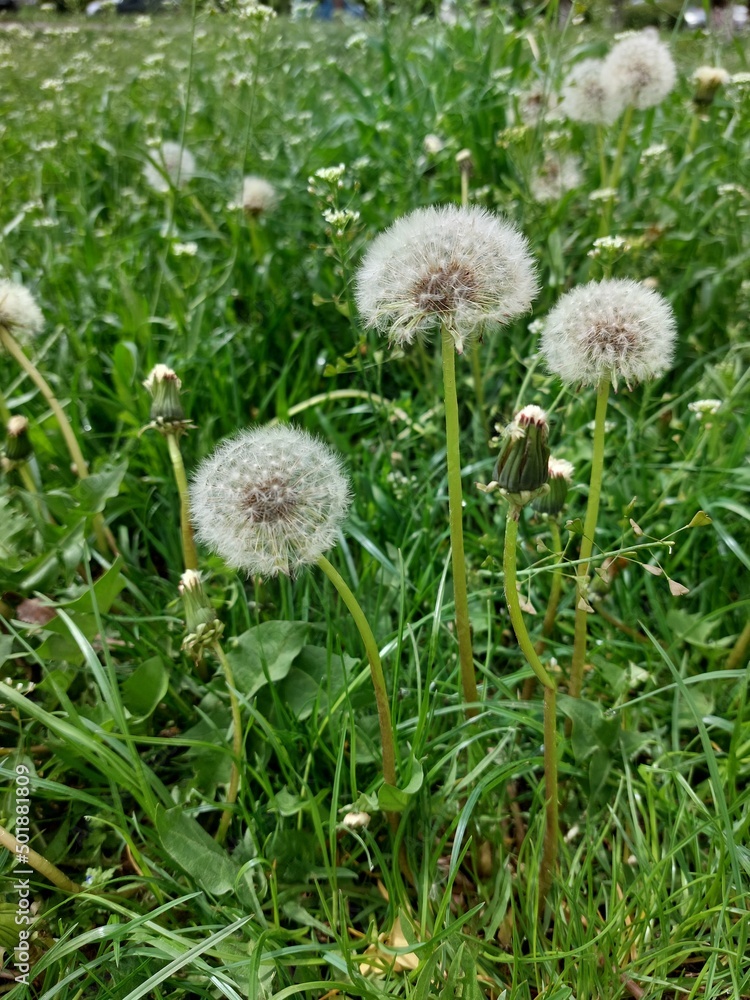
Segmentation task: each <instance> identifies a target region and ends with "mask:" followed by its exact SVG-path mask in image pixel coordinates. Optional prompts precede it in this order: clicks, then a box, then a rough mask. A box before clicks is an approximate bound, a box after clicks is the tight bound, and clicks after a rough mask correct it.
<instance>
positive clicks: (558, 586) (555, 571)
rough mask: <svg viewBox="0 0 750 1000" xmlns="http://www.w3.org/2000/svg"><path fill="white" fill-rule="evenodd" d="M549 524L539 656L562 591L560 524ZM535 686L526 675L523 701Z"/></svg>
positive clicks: (551, 522) (550, 520)
mask: <svg viewBox="0 0 750 1000" xmlns="http://www.w3.org/2000/svg"><path fill="white" fill-rule="evenodd" d="M547 523H548V525H549V531H550V535H551V536H552V550H551V551H552V552H553V554H554V555H555V556H556V559H555V565H554V566H553V567H552V583H551V584H550V589H549V599H548V601H547V610H546V611H545V612H544V621H543V622H542V635H541V638H540V639H538V640H537V642H536V644H535V646H534V649H535V651H536V653H537V655H539V656H541V655H542V653H543V652H544V648H545V646H546V645H547V642H546V640H547V639H548V638H549V637H550V636H551V635H552V630H553V629H554V627H555V620H556V618H557V608H558V605H559V603H560V594H561V592H562V569H563V568H562V543H561V541H560V525H559V524H558V523H557V521H556V520H555V519H554V518H550V519H549V521H548V522H547ZM535 687H536V676H534V677H527V678H526V681H525V683H524V685H523V691H522V693H521V697H522V698H523V700H524V701H530V700H531V698H532V697H533V695H534V689H535Z"/></svg>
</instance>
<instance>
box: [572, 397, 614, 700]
mask: <svg viewBox="0 0 750 1000" xmlns="http://www.w3.org/2000/svg"><path fill="white" fill-rule="evenodd" d="M609 386H610V381H609V379H608V378H603V379H602V380H601V382H600V383H599V385H598V386H597V390H596V417H595V420H594V449H593V454H592V458H591V479H590V481H589V496H588V503H587V505H586V519H585V521H584V523H583V538H582V539H581V552H580V562H579V564H578V569H577V571H576V613H575V629H574V633H573V660H572V663H571V668H570V682H569V684H568V694H569V695H570V696H571V697H572V698H580V696H581V688H582V687H583V668H584V664H585V662H586V634H587V631H588V615H589V612H588V611H587V610H586V605H587V604H588V597H587V592H588V575H589V562H590V559H591V553H592V552H593V551H594V535H595V533H596V522H597V519H598V517H599V501H600V499H601V494H602V474H603V472H604V421H605V418H606V415H607V402H608V400H609Z"/></svg>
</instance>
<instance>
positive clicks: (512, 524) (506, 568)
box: [503, 505, 559, 915]
mask: <svg viewBox="0 0 750 1000" xmlns="http://www.w3.org/2000/svg"><path fill="white" fill-rule="evenodd" d="M519 514H520V508H519V507H516V506H515V505H511V506H510V507H509V508H508V515H507V517H506V521H505V546H504V552H503V577H504V583H505V601H506V603H507V605H508V611H509V612H510V620H511V624H512V625H513V631H514V632H515V634H516V639H517V640H518V645H519V646H520V647H521V651H522V652H523V654H524V656H525V657H526V662H527V663H528V664H529V666H530V667H531V669H532V670H533V671H534V673H535V674H536V676H537V677H538V678H539V681H540V682H541V683H542V685H543V686H544V797H545V803H546V805H545V826H544V845H543V848H542V860H541V865H540V869H539V913H540V915H541V913H542V911H543V909H544V904H545V902H546V899H547V893H548V892H549V888H550V886H551V884H552V878H553V876H554V872H555V866H556V864H557V841H558V837H559V818H558V804H557V795H558V792H557V689H556V685H555V682H554V680H553V679H552V678H551V677H550V675H549V673H548V672H547V671H546V670H545V668H544V666H543V665H542V661H541V660H540V659H539V655H538V653H537V651H536V649H535V648H534V644H533V643H532V641H531V637H530V636H529V633H528V630H527V629H526V623H525V622H524V620H523V612H522V611H521V604H520V602H519V600H518V589H517V587H516V581H517V573H516V549H517V542H518V518H519Z"/></svg>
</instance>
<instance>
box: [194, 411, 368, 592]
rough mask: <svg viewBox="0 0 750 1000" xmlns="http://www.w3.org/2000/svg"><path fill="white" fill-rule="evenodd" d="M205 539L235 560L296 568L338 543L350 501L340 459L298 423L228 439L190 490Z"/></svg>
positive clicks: (265, 568)
mask: <svg viewBox="0 0 750 1000" xmlns="http://www.w3.org/2000/svg"><path fill="white" fill-rule="evenodd" d="M190 500H191V515H192V520H193V524H194V525H195V529H196V535H197V537H198V539H199V540H200V541H202V542H204V543H205V544H206V545H208V546H209V547H210V548H212V549H213V550H214V551H215V552H218V553H219V555H220V556H222V558H223V559H224V560H225V561H226V562H227V563H228V564H229V565H230V566H235V567H236V568H238V569H243V570H245V571H246V572H248V573H251V574H258V575H260V576H276V575H277V574H278V573H288V574H293V573H295V572H296V571H297V570H298V569H300V568H301V567H302V566H307V565H309V564H311V563H314V562H316V560H317V559H318V558H319V557H320V556H321V555H323V553H324V552H326V551H327V550H328V549H330V548H331V547H332V546H333V545H334V544H335V543H336V533H337V531H338V530H339V528H340V526H341V523H342V521H343V520H344V517H345V516H346V512H347V510H348V508H349V504H350V500H351V497H350V493H349V483H348V481H347V479H346V476H345V475H344V473H343V471H342V467H341V462H340V460H339V459H338V457H337V456H336V455H335V454H334V452H333V451H332V450H331V449H330V448H329V447H328V446H327V445H326V444H324V443H323V442H322V441H320V440H319V439H318V438H315V437H313V436H312V435H310V434H307V433H306V432H305V431H302V430H298V429H297V428H295V427H283V426H276V427H260V428H256V429H254V430H248V431H242V432H241V433H240V434H238V435H237V436H236V437H234V438H232V439H230V440H228V441H225V442H224V444H222V445H220V446H219V447H218V448H217V449H216V451H215V452H214V453H213V455H211V456H210V457H209V458H207V459H206V460H205V461H204V462H203V463H202V464H201V466H200V467H199V469H198V471H197V472H196V474H195V477H194V479H193V482H192V485H191V489H190Z"/></svg>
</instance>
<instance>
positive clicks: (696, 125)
mask: <svg viewBox="0 0 750 1000" xmlns="http://www.w3.org/2000/svg"><path fill="white" fill-rule="evenodd" d="M700 123H701V116H700V114H699V113H697V112H695V113H694V114H693V120H692V121H691V122H690V131H689V132H688V137H687V142H686V143H685V149H684V151H683V154H682V163H683V167H682V170H681V171H680V175H679V177H678V178H677V180H676V182H675V185H674V187H673V188H672V191H671V192H670V197H672V198H675V197H676V196H677V195H678V194H679V193H680V191H681V190H682V186H683V184H684V183H685V181H686V180H687V177H688V174H689V172H690V170H691V169H692V164H691V163H690V157H691V156H692V153H693V149H694V148H695V144H696V142H697V141H698V132H699V129H700Z"/></svg>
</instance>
